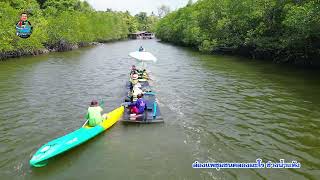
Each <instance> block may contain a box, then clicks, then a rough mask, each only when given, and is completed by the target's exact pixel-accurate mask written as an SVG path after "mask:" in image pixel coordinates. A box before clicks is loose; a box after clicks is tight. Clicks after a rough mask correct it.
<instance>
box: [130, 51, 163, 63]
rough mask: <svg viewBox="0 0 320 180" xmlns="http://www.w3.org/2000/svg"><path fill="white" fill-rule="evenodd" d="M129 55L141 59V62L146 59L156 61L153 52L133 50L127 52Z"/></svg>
mask: <svg viewBox="0 0 320 180" xmlns="http://www.w3.org/2000/svg"><path fill="white" fill-rule="evenodd" d="M129 56H131V57H133V58H134V59H136V60H138V61H141V62H147V61H153V62H156V61H157V58H156V57H154V55H153V54H151V53H149V52H145V51H142V52H139V51H135V52H131V53H130V54H129Z"/></svg>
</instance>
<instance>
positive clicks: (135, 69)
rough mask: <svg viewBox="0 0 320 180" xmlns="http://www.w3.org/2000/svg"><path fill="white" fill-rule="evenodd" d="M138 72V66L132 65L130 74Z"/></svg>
mask: <svg viewBox="0 0 320 180" xmlns="http://www.w3.org/2000/svg"><path fill="white" fill-rule="evenodd" d="M137 73H138V70H137V67H136V66H135V65H132V66H131V71H130V75H132V74H137Z"/></svg>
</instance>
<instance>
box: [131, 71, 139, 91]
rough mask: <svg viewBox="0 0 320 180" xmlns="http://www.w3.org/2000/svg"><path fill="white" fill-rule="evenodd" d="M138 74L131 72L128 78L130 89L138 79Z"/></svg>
mask: <svg viewBox="0 0 320 180" xmlns="http://www.w3.org/2000/svg"><path fill="white" fill-rule="evenodd" d="M138 78H139V75H138V74H132V75H131V78H130V89H131V90H132V88H133V86H134V85H136V84H137V83H138V82H139V80H138Z"/></svg>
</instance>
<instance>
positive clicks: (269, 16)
mask: <svg viewBox="0 0 320 180" xmlns="http://www.w3.org/2000/svg"><path fill="white" fill-rule="evenodd" d="M156 35H157V37H158V38H160V39H161V40H163V41H167V42H172V43H175V44H179V45H184V46H191V47H195V48H197V49H199V50H200V51H203V52H209V53H211V52H218V53H231V54H240V55H245V56H251V57H252V58H259V59H273V60H274V61H277V62H288V63H297V64H308V65H313V64H318V65H319V64H320V62H319V61H320V59H319V57H320V3H319V2H318V1H316V0H310V1H278V0H265V1H254V0H199V1H197V2H196V3H193V4H192V3H190V2H189V3H188V5H187V6H186V7H184V8H181V9H179V10H177V11H174V12H172V13H169V14H168V15H167V16H165V17H164V18H162V19H161V20H160V22H159V23H158V25H157V28H156Z"/></svg>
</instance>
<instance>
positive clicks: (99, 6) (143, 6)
mask: <svg viewBox="0 0 320 180" xmlns="http://www.w3.org/2000/svg"><path fill="white" fill-rule="evenodd" d="M86 1H87V2H88V3H89V4H91V6H92V7H93V8H94V9H96V10H102V11H103V10H106V9H107V8H111V9H112V10H116V11H126V10H128V11H129V12H130V14H131V15H135V14H138V13H139V12H147V13H148V14H151V12H152V11H153V12H154V13H155V14H158V10H157V8H158V7H159V6H161V5H163V4H164V5H167V6H170V8H171V10H175V9H178V8H180V7H183V6H185V5H186V4H187V3H188V0H86ZM194 2H195V0H194Z"/></svg>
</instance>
